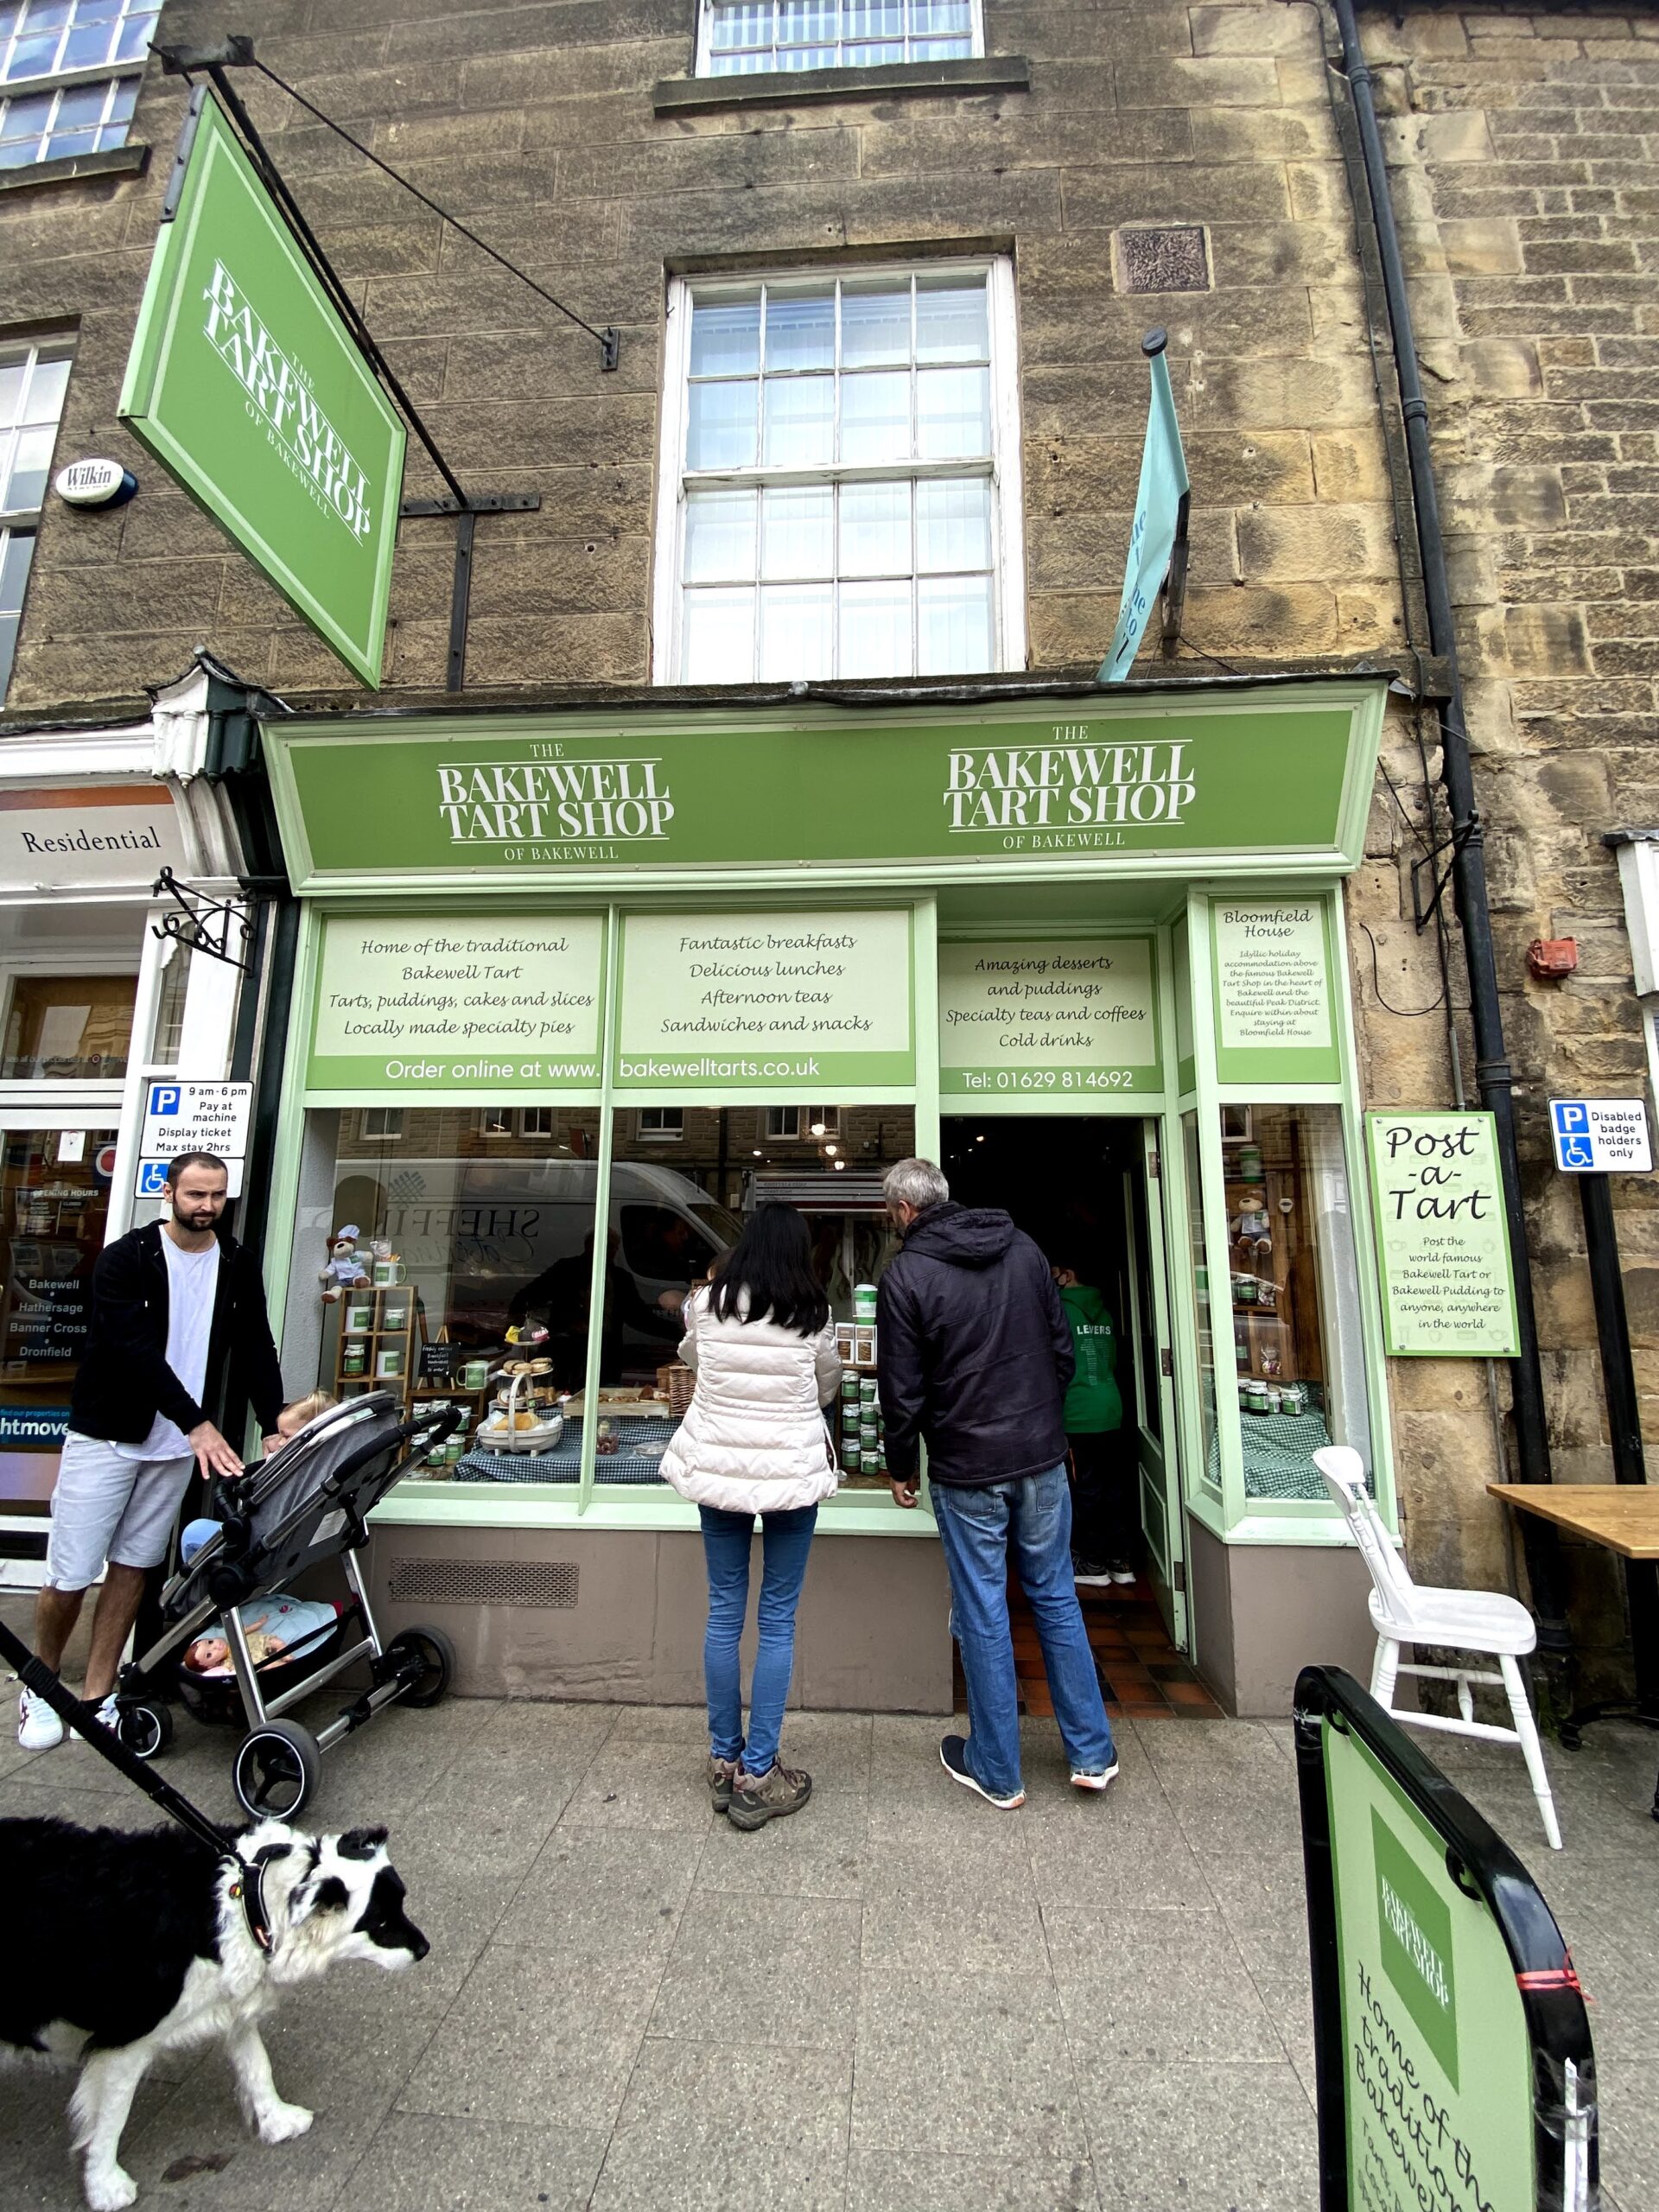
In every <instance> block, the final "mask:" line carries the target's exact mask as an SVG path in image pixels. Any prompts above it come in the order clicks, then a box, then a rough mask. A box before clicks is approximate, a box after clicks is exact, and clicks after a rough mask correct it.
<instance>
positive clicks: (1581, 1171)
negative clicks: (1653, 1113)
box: [1549, 1098, 1653, 1175]
mask: <svg viewBox="0 0 1659 2212" xmlns="http://www.w3.org/2000/svg"><path fill="white" fill-rule="evenodd" d="M1549 1133H1550V1135H1551V1136H1552V1137H1553V1138H1554V1142H1555V1165H1556V1166H1557V1167H1559V1168H1560V1171H1561V1173H1562V1174H1564V1175H1646V1174H1648V1173H1650V1172H1651V1170H1652V1167H1653V1147H1652V1145H1651V1144H1650V1143H1649V1139H1648V1109H1647V1108H1646V1106H1645V1105H1644V1104H1643V1102H1642V1101H1641V1099H1639V1098H1552V1099H1551V1100H1550V1102H1549Z"/></svg>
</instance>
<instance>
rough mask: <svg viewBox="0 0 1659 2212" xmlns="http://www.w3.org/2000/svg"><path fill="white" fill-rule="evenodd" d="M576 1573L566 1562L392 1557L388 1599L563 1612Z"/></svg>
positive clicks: (574, 1585)
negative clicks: (508, 1606)
mask: <svg viewBox="0 0 1659 2212" xmlns="http://www.w3.org/2000/svg"><path fill="white" fill-rule="evenodd" d="M580 1575H581V1570H580V1569H579V1568H578V1567H576V1566H575V1563H574V1562H573V1561H572V1560H546V1559H395V1560H393V1561H392V1562H391V1598H392V1600H393V1602H394V1603H395V1604H397V1605H533V1606H537V1607H538V1608H540V1609H542V1610H543V1611H563V1612H568V1611H569V1610H570V1608H571V1607H572V1606H573V1605H575V1602H576V1588H577V1584H578V1581H579V1580H580Z"/></svg>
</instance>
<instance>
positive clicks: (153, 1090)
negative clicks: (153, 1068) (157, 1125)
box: [149, 1083, 179, 1121]
mask: <svg viewBox="0 0 1659 2212" xmlns="http://www.w3.org/2000/svg"><path fill="white" fill-rule="evenodd" d="M149 1110H150V1114H151V1116H152V1117H153V1118H154V1119H156V1120H158V1121H160V1120H170V1119H171V1118H172V1117H173V1116H175V1114H176V1113H177V1112H178V1110H179V1086H178V1084H176V1083H152V1084H150V1086H149Z"/></svg>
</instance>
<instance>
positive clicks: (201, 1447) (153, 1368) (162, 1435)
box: [17, 1152, 283, 1751]
mask: <svg viewBox="0 0 1659 2212" xmlns="http://www.w3.org/2000/svg"><path fill="white" fill-rule="evenodd" d="M167 1184H168V1204H169V1208H170V1218H169V1219H168V1220H167V1221H165V1222H151V1223H150V1224H149V1225H148V1227H146V1228H143V1229H135V1230H130V1232H129V1233H128V1234H127V1235H126V1236H118V1237H117V1239H116V1241H115V1243H113V1244H108V1245H106V1246H105V1249H103V1251H102V1252H100V1253H99V1255H98V1260H97V1262H96V1264H95V1265H94V1267H93V1268H92V1320H91V1325H90V1329H89V1332H88V1335H87V1341H86V1353H85V1356H84V1357H83V1358H82V1361H81V1364H80V1368H79V1372H78V1373H77V1375H76V1376H75V1387H74V1391H73V1395H72V1397H71V1401H70V1408H69V1433H68V1434H67V1437H66V1438H65V1439H64V1446H63V1454H62V1458H61V1459H60V1462H59V1466H58V1482H57V1487H56V1489H55V1490H54V1491H53V1493H52V1532H51V1535H50V1537H49V1538H48V1545H47V1554H46V1582H45V1586H44V1587H43V1588H42V1589H41V1592H40V1594H39V1596H38V1598H37V1599H36V1600H35V1650H36V1651H37V1652H38V1654H39V1655H40V1656H41V1658H42V1659H44V1660H45V1662H46V1663H47V1665H48V1667H52V1668H54V1669H55V1668H56V1667H58V1666H59V1665H60V1663H61V1662H62V1658H63V1653H64V1648H65V1646H66V1645H67V1643H68V1641H69V1637H70V1635H71V1633H72V1632H73V1629H74V1625H75V1623H76V1621H77V1620H78V1619H79V1617H80V1605H81V1599H83V1597H84V1596H85V1595H86V1590H87V1587H88V1586H89V1585H90V1584H91V1583H92V1582H93V1581H95V1580H97V1577H98V1573H99V1568H100V1567H103V1568H104V1587H103V1589H102V1590H101V1591H100V1592H99V1599H98V1607H97V1610H96V1611H95V1612H94V1613H93V1616H92V1650H91V1653H90V1655H89V1656H88V1658H87V1662H86V1690H85V1693H84V1694H85V1696H86V1701H87V1703H88V1704H89V1705H90V1706H92V1707H95V1708H96V1710H97V1713H98V1718H99V1719H100V1720H102V1721H104V1722H105V1724H106V1726H111V1727H112V1726H114V1725H115V1700H114V1696H113V1691H114V1688H115V1677H116V1672H117V1669H118V1668H119V1666H120V1663H121V1652H122V1648H123V1646H124V1644H125V1643H126V1640H127V1637H128V1634H129V1632H130V1630H131V1627H132V1624H133V1622H134V1620H135V1619H136V1618H137V1613H138V1605H139V1601H140V1599H142V1597H143V1589H144V1578H145V1575H146V1574H147V1573H149V1570H150V1569H151V1568H152V1567H157V1566H159V1565H160V1564H161V1561H162V1559H163V1557H164V1556H165V1554H166V1551H167V1547H168V1541H169V1539H170V1537H171V1535H172V1532H173V1523H174V1520H175V1517H176V1516H177V1513H178V1510H179V1503H180V1500H181V1498H182V1497H183V1496H184V1491H185V1486H186V1484H188V1481H189V1479H190V1476H191V1474H192V1472H193V1471H194V1470H195V1469H196V1468H198V1467H199V1468H200V1471H201V1472H202V1474H203V1475H204V1476H207V1475H213V1474H219V1475H238V1474H240V1473H241V1471H242V1462H241V1460H240V1459H238V1457H237V1455H236V1453H235V1452H234V1451H232V1448H231V1446H230V1445H229V1444H228V1443H227V1442H226V1440H225V1438H224V1437H223V1436H221V1435H220V1434H219V1430H218V1429H217V1428H216V1427H214V1426H213V1422H212V1421H211V1420H210V1419H209V1418H208V1416H207V1413H206V1411H205V1410H204V1407H205V1406H206V1405H209V1404H213V1403H214V1402H216V1401H217V1398H218V1395H219V1388H220V1385H221V1383H223V1381H224V1379H225V1376H226V1373H227V1372H228V1373H230V1374H231V1375H232V1376H234V1377H235V1379H236V1381H237V1382H238V1383H239V1384H240V1386H241V1388H242V1389H245V1391H246V1393H247V1395H248V1396H249V1398H250V1399H251V1401H252V1403H253V1408H254V1412H255V1413H256V1414H257V1417H258V1421H259V1426H260V1427H261V1428H262V1429H263V1430H264V1433H265V1437H266V1440H267V1442H268V1443H270V1442H271V1441H272V1440H275V1439H276V1434H277V1414H279V1413H280V1412H281V1410H282V1404H283V1376H282V1370H281V1368H280V1367H279V1366H278V1364H277V1348H276V1346H275V1344H272V1342H271V1338H270V1322H269V1321H268V1320H267V1319H266V1318H265V1294H264V1284H263V1283H262V1282H261V1281H260V1278H259V1269H258V1267H257V1262H255V1260H254V1257H253V1255H252V1254H251V1252H247V1251H245V1250H244V1249H243V1248H242V1247H241V1246H240V1245H239V1244H238V1243H237V1242H236V1240H235V1238H234V1237H232V1236H223V1235H221V1234H220V1233H219V1218H220V1217H221V1215H222V1214H223V1213H224V1211H225V1198H226V1185H227V1178H226V1169H225V1163H224V1161H223V1160H216V1159H214V1158H213V1155H212V1154H209V1153H205V1152H191V1153H186V1154H184V1155H183V1156H182V1157H181V1159H178V1160H175V1161H174V1162H173V1164H172V1166H170V1167H169V1168H168V1172H167ZM62 1738H63V1724H62V1722H61V1721H60V1719H58V1717H57V1715H56V1713H54V1712H53V1711H52V1709H51V1707H49V1706H48V1705H47V1704H46V1703H45V1702H44V1701H43V1700H41V1699H40V1698H37V1697H35V1696H32V1695H31V1694H30V1693H29V1691H28V1690H25V1691H24V1692H23V1693H22V1700H21V1703H20V1707H19V1712H18V1725H17V1740H18V1742H19V1744H20V1745H22V1748H23V1749H24V1750H25V1751H47V1750H49V1749H50V1748H51V1747H52V1745H54V1744H57V1743H60V1742H61V1740H62Z"/></svg>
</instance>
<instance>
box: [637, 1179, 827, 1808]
mask: <svg viewBox="0 0 1659 2212" xmlns="http://www.w3.org/2000/svg"><path fill="white" fill-rule="evenodd" d="M680 1357H681V1358H682V1359H683V1361H684V1362H685V1363H686V1365H687V1366H688V1367H690V1368H694V1369H695V1370H696V1377H697V1386H696V1392H695V1394H694V1395H693V1396H692V1400H691V1404H690V1409H689V1411H688V1412H687V1414H686V1416H685V1419H684V1420H683V1421H682V1422H681V1424H680V1426H679V1427H678V1429H677V1431H676V1433H675V1435H674V1440H673V1441H672V1443H671V1444H670V1446H669V1447H668V1450H667V1451H666V1452H664V1455H663V1474H664V1478H665V1479H666V1480H667V1481H669V1482H671V1484H673V1485H674V1488H675V1489H676V1490H677V1491H678V1492H679V1493H680V1496H681V1497H689V1498H690V1499H691V1500H692V1501H693V1502H694V1503H696V1508H697V1510H698V1513H699V1515H700V1516H701V1517H702V1549H703V1557H704V1560H705V1561H706V1562H707V1565H708V1569H709V1626H708V1630H707V1632H706V1634H705V1636H704V1638H703V1646H702V1671H703V1683H704V1688H706V1690H707V1692H708V1697H709V1791H710V1794H711V1795H712V1796H713V1798H714V1802H715V1808H716V1809H717V1810H718V1811H721V1812H723V1813H726V1814H727V1815H728V1816H729V1817H730V1819H731V1821H732V1822H733V1823H734V1826H735V1827H741V1828H758V1827H764V1825H765V1824H766V1821H773V1820H778V1819H779V1818H780V1817H781V1816H782V1815H785V1814H787V1813H797V1812H798V1811H799V1810H800V1808H801V1807H802V1806H803V1805H804V1804H805V1802H806V1801H807V1799H808V1798H809V1797H810V1796H811V1794H812V1777H810V1775H808V1774H803V1773H801V1772H800V1771H799V1770H798V1769H795V1768H791V1767H786V1766H785V1765H784V1764H782V1763H781V1761H780V1760H779V1757H778V1739H779V1736H780V1734H781V1733H782V1731H783V1723H784V1706H785V1701H786V1700H787V1699H788V1696H789V1679H790V1675H791V1672H792V1670H793V1668H794V1663H795V1608H796V1605H797V1604H798V1602H799V1599H800V1594H801V1584H802V1581H803V1580H804V1577H805V1573H806V1560H807V1554H808V1552H809V1550H810V1548H811V1543H812V1530H813V1528H814V1525H815V1524H816V1522H817V1517H818V1502H819V1500H820V1499H821V1498H825V1497H829V1496H830V1495H831V1493H832V1492H833V1491H834V1490H835V1488H836V1482H837V1480H838V1479H839V1478H838V1476H837V1473H836V1466H835V1463H834V1461H833V1459H832V1458H831V1456H830V1451H829V1432H828V1430H827V1429H826V1427H825V1426H824V1420H823V1408H824V1407H825V1406H826V1405H828V1404H829V1403H830V1402H832V1401H833V1400H834V1399H835V1397H836V1394H837V1393H838V1391H839V1390H840V1388H841V1360H840V1357H839V1356H838V1355H837V1353H836V1331H835V1324H834V1323H833V1322H832V1321H831V1320H830V1319H829V1300H828V1299H827V1298H826V1297H825V1296H824V1294H823V1286H822V1285H821V1284H820V1283H819V1281H818V1280H817V1277H816V1276H815V1275H814V1274H813V1272H812V1240H811V1237H810V1235H809V1233H808V1230H807V1226H806V1224H805V1222H804V1220H803V1219H802V1217H801V1216H800V1215H799V1214H798V1213H797V1212H796V1211H795V1209H794V1207H793V1206H781V1205H765V1206H761V1207H760V1209H759V1211H757V1212H756V1214H755V1216H754V1218H753V1220H752V1221H751V1222H750V1223H749V1224H748V1227H747V1229H746V1230H744V1231H743V1234H742V1236H740V1237H739V1239H738V1241H737V1243H735V1244H734V1246H733V1247H732V1249H731V1250H730V1251H729V1252H728V1254H727V1255H726V1257H725V1260H724V1262H723V1263H722V1265H721V1269H720V1274H719V1276H718V1278H717V1280H716V1281H715V1282H714V1283H712V1284H711V1285H709V1287H706V1288H704V1289H702V1290H698V1291H696V1292H694V1293H693V1294H692V1296H691V1297H690V1300H688V1301H687V1305H686V1309H685V1340H684V1342H683V1344H681V1346H680ZM757 1513H758V1514H759V1515H760V1531H761V1548H762V1552H763V1555H764V1558H765V1562H766V1564H765V1568H764V1571H763V1573H762V1576H761V1582H760V1600H759V1603H758V1605H757V1606H756V1625H757V1627H758V1629H759V1631H760V1640H759V1643H758V1646H757V1649H756V1652H755V1659H754V1680H753V1683H752V1685H751V1687H750V1691H749V1726H748V1734H747V1738H746V1737H745V1735H744V1732H743V1694H742V1676H741V1670H740V1667H739V1662H738V1645H739V1643H740V1641H741V1637H742V1634H743V1622H744V1617H745V1615H746V1614H747V1611H748V1604H749V1553H750V1548H751V1543H752V1540H753V1535H754V1517H755V1516H756V1514H757Z"/></svg>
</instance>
